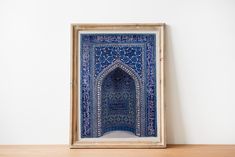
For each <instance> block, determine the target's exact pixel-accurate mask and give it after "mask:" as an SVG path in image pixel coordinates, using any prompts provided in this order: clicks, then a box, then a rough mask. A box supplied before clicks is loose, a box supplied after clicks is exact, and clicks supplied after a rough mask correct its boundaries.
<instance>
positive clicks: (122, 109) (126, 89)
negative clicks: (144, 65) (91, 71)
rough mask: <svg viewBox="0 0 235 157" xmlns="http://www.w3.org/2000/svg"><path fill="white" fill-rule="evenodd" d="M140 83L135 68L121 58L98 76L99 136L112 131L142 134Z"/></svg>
mask: <svg viewBox="0 0 235 157" xmlns="http://www.w3.org/2000/svg"><path fill="white" fill-rule="evenodd" d="M140 84H141V81H140V79H139V77H138V75H137V74H136V73H135V71H134V70H133V69H131V68H130V67H128V66H127V65H125V64H124V63H122V62H121V61H120V60H118V61H115V62H114V63H113V64H112V65H110V66H108V67H107V68H105V69H104V70H103V71H102V72H101V73H100V74H99V75H98V76H97V82H96V88H97V90H96V91H97V99H96V100H97V135H98V137H100V136H103V135H104V133H107V132H109V131H130V132H132V133H133V134H135V135H136V136H141V135H140V121H141V114H140V106H141V105H140V103H141V101H140V93H141V91H140Z"/></svg>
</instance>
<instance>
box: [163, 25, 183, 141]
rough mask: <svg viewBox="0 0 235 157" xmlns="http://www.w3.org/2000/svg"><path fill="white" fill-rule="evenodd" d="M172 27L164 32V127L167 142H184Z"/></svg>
mask: <svg viewBox="0 0 235 157" xmlns="http://www.w3.org/2000/svg"><path fill="white" fill-rule="evenodd" d="M172 37H173V35H172V27H171V26H170V25H167V26H166V32H165V104H166V123H167V124H166V129H167V135H166V136H167V143H168V144H184V143H185V141H186V136H185V126H184V122H183V117H182V106H181V101H180V93H179V86H178V77H177V69H176V68H177V67H176V64H175V63H176V58H177V57H175V56H176V55H177V54H176V52H175V51H174V43H173V42H172V39H173V38H172Z"/></svg>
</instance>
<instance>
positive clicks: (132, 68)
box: [79, 33, 158, 138]
mask: <svg viewBox="0 0 235 157" xmlns="http://www.w3.org/2000/svg"><path fill="white" fill-rule="evenodd" d="M156 40H158V39H157V38H156V34H154V33H81V34H80V41H79V44H80V54H79V55H80V76H79V77H80V87H79V88H80V93H81V95H80V100H79V101H80V136H81V138H96V137H102V136H103V135H104V134H105V133H107V132H111V131H117V130H121V131H129V132H132V133H133V134H134V135H135V136H137V137H157V136H158V135H157V133H158V131H157V130H158V128H157V120H158V119H157V116H156V115H157V114H156V112H157V107H156V106H157V105H156V104H157V89H156V88H157V80H156V73H157V67H156V59H157V56H156V49H157V45H156V43H157V41H156Z"/></svg>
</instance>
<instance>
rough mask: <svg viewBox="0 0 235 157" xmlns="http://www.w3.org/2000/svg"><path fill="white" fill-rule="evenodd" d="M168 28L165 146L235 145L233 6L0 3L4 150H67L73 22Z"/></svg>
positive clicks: (164, 0) (214, 1)
mask: <svg viewBox="0 0 235 157" xmlns="http://www.w3.org/2000/svg"><path fill="white" fill-rule="evenodd" d="M130 22H131V23H152V22H165V23H166V24H167V28H166V30H167V32H166V50H167V51H166V103H167V109H166V111H167V114H166V118H167V141H168V143H185V144H234V143H235V114H234V112H235V99H234V98H235V94H234V93H235V92H234V91H235V1H233V0H194V1H192V0H179V1H173V0H172V1H170V0H93V1H92V0H80V1H79V0H74V1H69V0H51V1H49V0H38V1H33V0H21V1H17V0H15V1H13V0H1V1H0V144H67V143H68V141H69V114H70V24H71V23H130Z"/></svg>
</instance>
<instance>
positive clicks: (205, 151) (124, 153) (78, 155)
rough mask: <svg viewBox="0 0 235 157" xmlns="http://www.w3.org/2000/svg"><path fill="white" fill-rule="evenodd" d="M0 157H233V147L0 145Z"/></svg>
mask: <svg viewBox="0 0 235 157" xmlns="http://www.w3.org/2000/svg"><path fill="white" fill-rule="evenodd" d="M0 157H235V145H168V148H167V149H69V146H66V145H29V146H27V145H17V146H14V145H0Z"/></svg>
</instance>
